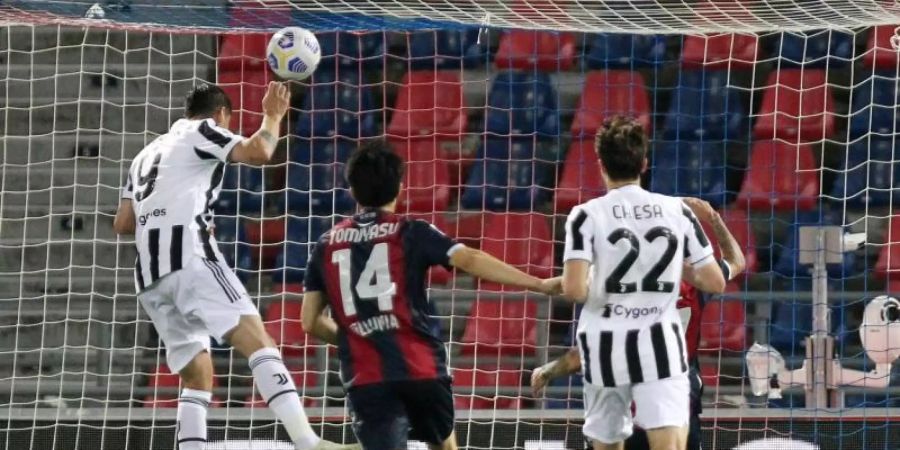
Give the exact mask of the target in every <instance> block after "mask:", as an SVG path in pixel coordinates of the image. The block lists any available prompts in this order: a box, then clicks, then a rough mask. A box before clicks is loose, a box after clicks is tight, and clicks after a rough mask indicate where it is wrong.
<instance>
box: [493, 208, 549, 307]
mask: <svg viewBox="0 0 900 450" xmlns="http://www.w3.org/2000/svg"><path fill="white" fill-rule="evenodd" d="M481 250H483V251H485V252H487V253H490V254H491V255H493V256H496V257H497V258H499V259H500V260H501V261H505V262H506V263H507V264H510V265H513V266H516V267H517V268H519V269H520V270H522V271H524V272H527V273H529V274H531V275H534V276H536V277H539V278H548V277H550V276H551V275H552V274H553V234H552V232H551V231H550V225H549V224H548V222H547V217H546V216H544V215H542V214H539V213H493V214H489V215H488V217H487V219H486V223H485V229H484V237H483V238H482V240H481ZM479 283H480V286H481V289H484V290H492V291H499V290H506V288H505V287H503V286H501V285H499V284H496V283H491V282H487V281H479Z"/></svg>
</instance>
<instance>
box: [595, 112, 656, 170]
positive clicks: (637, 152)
mask: <svg viewBox="0 0 900 450" xmlns="http://www.w3.org/2000/svg"><path fill="white" fill-rule="evenodd" d="M594 145H595V148H596V150H597V154H598V155H599V156H600V163H601V164H602V165H603V170H604V171H605V172H606V176H607V177H609V179H610V180H616V181H619V180H633V179H635V178H638V177H640V176H641V171H643V169H644V159H646V158H647V135H646V133H644V127H642V126H641V124H640V123H638V122H637V121H636V120H634V119H633V118H630V117H624V116H613V117H610V118H608V119H606V120H605V121H604V122H603V126H602V127H601V128H600V130H599V131H598V132H597V138H596V141H595V143H594Z"/></svg>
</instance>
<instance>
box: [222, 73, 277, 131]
mask: <svg viewBox="0 0 900 450" xmlns="http://www.w3.org/2000/svg"><path fill="white" fill-rule="evenodd" d="M271 79H272V78H271V76H270V75H269V70H268V69H267V68H265V67H263V66H259V67H253V66H250V65H245V66H243V67H238V68H235V69H228V68H222V67H220V68H219V78H218V84H219V86H221V88H222V90H223V91H225V94H226V95H228V98H229V99H231V103H232V108H233V111H234V112H233V114H232V119H231V125H230V128H231V130H232V131H234V132H238V133H241V134H245V135H250V134H252V133H255V132H256V130H258V129H259V126H260V125H261V124H262V98H263V95H265V93H266V85H267V84H268V83H269V81H270V80H271Z"/></svg>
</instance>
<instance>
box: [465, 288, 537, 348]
mask: <svg viewBox="0 0 900 450" xmlns="http://www.w3.org/2000/svg"><path fill="white" fill-rule="evenodd" d="M460 343H461V346H462V350H461V352H462V354H463V355H477V356H478V357H479V358H482V360H483V361H485V360H487V359H485V358H494V357H499V356H518V357H521V356H531V355H534V354H535V350H536V348H537V303H536V302H534V301H533V300H526V299H523V298H513V297H510V298H507V299H501V300H486V299H480V298H479V299H476V300H475V302H474V303H472V309H471V310H470V311H469V316H468V318H466V328H465V330H464V331H463V335H462V338H460Z"/></svg>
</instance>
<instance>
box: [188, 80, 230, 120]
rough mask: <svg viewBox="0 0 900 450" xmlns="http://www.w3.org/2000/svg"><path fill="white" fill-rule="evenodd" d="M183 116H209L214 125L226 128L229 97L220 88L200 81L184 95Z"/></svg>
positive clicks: (197, 117)
mask: <svg viewBox="0 0 900 450" xmlns="http://www.w3.org/2000/svg"><path fill="white" fill-rule="evenodd" d="M184 116H185V117H187V118H188V119H206V118H210V117H211V118H212V119H213V120H215V121H216V125H219V126H220V127H225V128H228V123H229V122H230V121H231V99H229V98H228V95H227V94H225V91H223V90H222V88H220V87H218V86H216V85H214V84H208V83H200V84H198V85H197V86H195V87H194V88H193V89H191V91H190V92H188V94H187V95H186V96H185V97H184Z"/></svg>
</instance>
